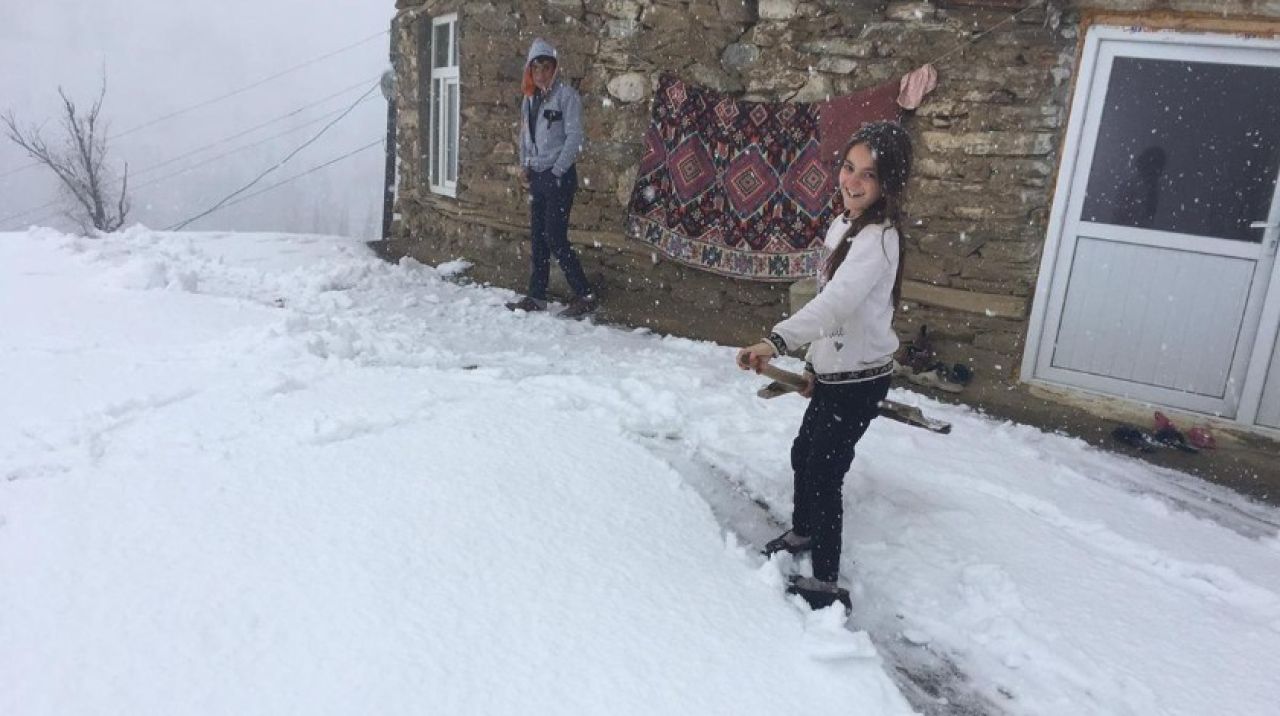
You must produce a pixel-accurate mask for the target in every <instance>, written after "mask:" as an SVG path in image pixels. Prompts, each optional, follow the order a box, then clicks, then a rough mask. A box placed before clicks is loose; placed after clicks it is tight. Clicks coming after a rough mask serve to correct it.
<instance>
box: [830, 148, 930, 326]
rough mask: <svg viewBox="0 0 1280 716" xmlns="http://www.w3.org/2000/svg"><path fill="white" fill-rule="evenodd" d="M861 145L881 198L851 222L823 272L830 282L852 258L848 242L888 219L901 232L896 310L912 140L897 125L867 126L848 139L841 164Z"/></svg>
mask: <svg viewBox="0 0 1280 716" xmlns="http://www.w3.org/2000/svg"><path fill="white" fill-rule="evenodd" d="M859 144H865V145H867V148H868V149H870V150H871V157H872V159H873V160H874V161H875V163H876V176H877V177H878V178H879V179H880V198H879V199H878V200H876V203H874V204H872V205H871V206H869V207H867V210H866V211H864V212H862V214H861V215H860V216H857V217H855V218H854V219H853V221H852V222H850V224H849V229H848V230H847V231H845V232H844V236H841V237H840V244H839V245H838V246H836V248H835V250H834V251H833V252H832V253H831V257H830V259H828V260H827V263H826V266H825V268H824V273H825V275H826V279H827V280H828V281H830V280H831V277H832V276H834V275H835V274H836V269H838V268H840V264H842V263H844V259H845V257H846V256H848V255H849V239H851V238H852V237H854V236H857V234H858V232H859V231H862V229H863V228H865V227H867V226H868V225H870V224H882V223H884V222H885V221H886V220H887V221H888V222H889V224H890V225H891V226H893V228H894V229H897V231H898V273H897V275H896V276H894V277H893V305H894V307H895V308H896V307H897V305H898V301H899V299H900V298H901V297H902V264H903V260H902V258H903V257H902V253H903V251H902V249H903V243H904V241H903V239H904V237H903V235H902V228H901V227H902V206H903V203H904V202H905V201H906V193H907V180H908V179H910V178H911V137H910V136H909V135H908V134H907V130H905V129H903V128H902V126H901V125H899V124H897V123H895V122H870V123H867V124H864V125H862V127H861V128H860V129H858V131H856V132H854V133H853V136H852V137H850V138H849V143H848V144H846V145H845V147H844V151H842V152H840V161H844V158H845V157H847V156H849V150H850V149H853V148H854V147H856V146H857V145H859ZM837 186H838V185H837ZM838 190H839V189H837V191H838ZM886 251H887V250H886Z"/></svg>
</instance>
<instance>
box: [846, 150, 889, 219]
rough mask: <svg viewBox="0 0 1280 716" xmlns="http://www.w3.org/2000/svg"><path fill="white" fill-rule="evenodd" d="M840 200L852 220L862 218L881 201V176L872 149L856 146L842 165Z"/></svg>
mask: <svg viewBox="0 0 1280 716" xmlns="http://www.w3.org/2000/svg"><path fill="white" fill-rule="evenodd" d="M839 184H840V198H841V199H842V200H843V201H844V209H845V211H847V212H849V216H850V218H852V217H856V216H860V215H861V214H862V212H864V211H866V210H867V209H868V208H869V207H870V206H871V205H872V204H875V203H876V202H877V201H879V200H880V197H881V196H882V195H883V191H882V190H881V188H880V175H879V173H878V171H877V170H876V161H875V157H873V156H872V154H871V147H868V146H867V145H866V144H855V145H853V146H852V147H850V148H849V152H848V153H847V154H845V155H844V161H843V162H841V163H840V177H839Z"/></svg>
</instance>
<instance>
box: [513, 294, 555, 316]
mask: <svg viewBox="0 0 1280 716" xmlns="http://www.w3.org/2000/svg"><path fill="white" fill-rule="evenodd" d="M507 310H508V311H524V312H525V313H533V312H534V311H545V310H547V302H546V301H539V300H538V299H536V298H533V297H531V296H525V297H524V298H522V299H520V300H519V301H511V302H510V303H508V304H507Z"/></svg>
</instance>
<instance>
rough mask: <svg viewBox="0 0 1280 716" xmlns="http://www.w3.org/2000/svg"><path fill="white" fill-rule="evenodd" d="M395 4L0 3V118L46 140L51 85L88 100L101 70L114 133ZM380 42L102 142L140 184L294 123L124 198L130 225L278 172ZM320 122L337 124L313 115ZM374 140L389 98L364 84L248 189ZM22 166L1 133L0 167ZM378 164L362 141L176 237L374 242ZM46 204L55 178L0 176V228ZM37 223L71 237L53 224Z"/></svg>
mask: <svg viewBox="0 0 1280 716" xmlns="http://www.w3.org/2000/svg"><path fill="white" fill-rule="evenodd" d="M394 11H395V10H394V2H393V0H220V1H219V2H215V3H211V2H197V1H196V0H108V1H107V2H102V0H41V1H40V2H29V1H28V0H0V67H3V68H4V69H3V71H2V72H0V111H6V110H10V109H12V110H13V111H14V113H15V114H16V115H17V116H18V119H19V121H20V122H21V123H22V124H24V125H29V124H34V123H46V125H45V133H46V137H49V138H53V137H56V136H57V133H56V132H54V131H53V130H55V129H56V121H57V117H58V111H59V99H58V95H57V88H58V87H59V86H62V87H63V88H64V90H66V92H67V93H68V95H69V96H71V97H72V98H73V99H75V100H77V101H78V102H79V103H80V104H82V105H84V106H87V105H89V104H90V103H91V101H92V99H93V96H94V95H95V93H96V92H97V88H98V82H99V77H100V76H101V74H102V71H103V69H104V68H105V71H106V75H107V98H106V102H105V105H104V110H103V116H104V117H105V118H107V119H109V121H110V123H111V124H110V133H111V134H118V133H122V132H125V131H127V130H130V129H133V128H135V127H138V126H139V125H142V124H144V123H146V122H149V121H151V120H153V119H156V118H158V117H161V116H164V115H167V114H170V113H172V112H175V111H178V110H181V109H183V108H185V107H189V106H191V105H195V104H198V103H201V102H203V101H205V100H208V99H212V98H214V97H218V96H221V95H224V94H227V93H229V92H232V91H234V90H236V89H239V88H241V87H244V86H247V85H250V84H253V83H255V82H257V81H258V80H261V79H264V78H266V77H269V76H271V75H274V74H276V73H278V72H281V71H283V70H285V69H288V68H290V67H293V66H295V65H299V64H302V63H304V62H306V61H308V60H311V59H313V58H316V57H319V56H321V55H325V54H328V53H330V52H332V51H334V50H338V49H340V48H343V47H345V46H347V45H351V44H353V43H356V42H358V41H360V40H362V39H365V38H368V37H369V36H371V35H374V34H375V33H378V32H380V31H383V30H386V29H387V27H388V25H389V23H390V21H391V18H392V15H393V13H394ZM388 42H389V39H388V37H387V35H385V34H383V35H381V36H379V37H376V38H373V39H371V40H369V41H368V42H366V43H364V44H363V45H360V46H359V47H356V48H353V49H351V50H348V51H346V52H343V53H341V54H339V55H336V56H334V57H332V58H329V59H327V60H324V61H321V62H319V63H317V64H314V65H311V66H309V67H307V68H305V69H301V70H299V71H296V72H293V73H290V74H287V75H285V76H284V77H281V78H279V79H276V80H274V81H271V82H268V83H266V84H264V85H262V86H261V87H258V88H255V89H252V90H250V91H248V92H245V93H243V94H240V95H238V96H235V97H232V98H230V99H227V100H223V101H220V102H218V103H216V104H212V105H210V106H207V107H205V108H202V109H198V110H196V111H194V112H191V113H187V114H184V115H182V116H179V117H175V118H173V119H170V120H167V121H165V122H163V123H160V124H157V125H154V126H151V127H147V128H145V129H141V130H139V131H136V132H134V133H132V134H129V135H127V136H122V137H120V138H118V139H117V140H115V141H113V142H112V145H111V154H110V159H111V163H112V165H114V166H116V167H120V166H122V164H123V162H124V161H126V160H127V161H128V163H129V167H130V173H131V177H132V178H131V181H130V183H131V184H132V185H133V186H136V187H139V186H140V185H141V184H143V183H145V182H147V181H149V180H155V179H159V178H162V177H164V176H165V175H166V174H170V173H173V172H175V171H178V170H180V169H182V168H183V167H184V166H191V165H193V164H196V163H199V162H201V161H204V160H207V159H209V158H211V157H213V156H214V155H216V154H219V153H223V152H226V151H229V150H232V149H236V148H238V147H241V146H244V145H247V144H252V143H254V142H257V141H260V140H263V139H266V138H267V137H270V136H271V135H275V134H281V133H283V132H285V131H287V130H290V129H296V130H297V131H293V132H291V133H289V134H285V135H284V136H281V137H278V138H275V139H272V140H271V141H268V142H266V143H264V144H262V145H260V146H258V147H254V148H250V149H246V150H244V151H240V152H237V153H235V154H233V155H231V156H228V157H226V158H224V159H222V160H220V161H216V162H212V163H210V164H208V165H207V166H204V167H201V168H198V169H195V170H193V171H191V172H189V173H186V174H182V175H181V176H177V177H174V178H172V179H167V180H165V181H162V182H160V183H158V184H155V185H153V186H150V187H145V188H138V189H136V190H135V191H132V192H131V194H132V196H133V203H134V207H135V208H134V211H133V212H132V213H131V215H130V222H129V223H134V222H141V223H144V224H146V225H148V226H150V227H152V228H164V227H166V226H168V225H170V224H173V223H175V222H177V221H180V220H182V219H185V218H188V217H190V216H193V215H195V214H198V213H200V212H201V211H202V210H204V209H206V208H208V207H210V206H212V205H213V204H215V203H217V201H218V200H219V199H221V198H223V197H224V196H226V195H227V194H229V193H231V192H232V191H234V190H235V189H237V188H239V187H240V186H241V185H243V184H245V183H247V182H248V181H249V180H250V179H252V178H253V177H254V176H256V175H257V174H259V173H261V172H262V171H263V170H265V169H267V168H268V167H270V166H272V165H273V164H275V163H276V162H277V161H279V160H280V159H282V158H283V157H284V156H285V155H287V154H288V153H289V152H290V151H291V150H293V149H294V148H296V147H298V146H299V145H301V144H302V143H304V142H305V141H306V140H307V139H308V138H310V137H311V136H312V135H314V134H315V133H316V132H318V131H319V130H320V129H321V128H322V127H323V126H324V125H325V124H327V123H328V121H329V120H330V119H332V118H333V117H336V116H337V112H338V111H339V110H341V109H343V108H345V107H347V106H349V105H350V104H352V103H353V102H355V101H356V100H357V99H358V98H359V96H360V95H361V94H363V93H364V92H365V91H366V90H367V89H368V87H371V86H373V84H374V83H375V81H376V78H377V76H378V75H380V74H381V73H382V71H383V70H385V69H387V68H388V67H389V64H388V60H387V55H388V50H387V48H388ZM366 80H367V83H366V82H365V81H366ZM357 84H359V85H361V86H360V87H358V88H355V89H351V90H349V91H348V92H346V93H345V94H342V95H341V96H339V97H335V98H333V99H331V100H329V101H327V102H325V103H324V104H321V105H319V106H316V107H313V108H311V109H308V110H304V111H302V112H300V113H298V114H297V115H295V116H294V117H292V118H289V119H287V120H283V121H280V122H277V123H275V124H272V125H270V126H268V127H264V128H262V129H260V130H258V131H256V132H254V133H252V134H248V135H246V136H244V137H241V138H239V139H236V140H232V141H231V142H229V143H224V144H219V145H218V146H217V147H214V148H211V149H209V150H207V151H204V152H201V153H198V154H195V155H193V156H191V157H190V158H188V159H185V160H183V161H181V162H177V163H173V164H170V165H168V166H164V167H162V168H157V169H154V170H153V171H150V172H147V173H145V174H139V172H140V171H142V170H145V169H148V168H151V167H154V166H155V165H158V164H160V163H162V162H165V161H167V160H169V159H172V158H174V157H176V156H178V155H181V154H185V153H187V152H189V151H191V150H193V149H196V148H198V147H201V146H203V145H206V144H210V143H213V142H217V141H219V140H221V139H223V138H225V137H227V136H229V135H232V134H236V133H238V132H240V131H243V130H245V129H248V128H250V127H252V126H254V125H257V124H260V123H264V122H266V121H268V120H271V119H274V118H277V117H280V116H282V115H285V114H286V113H289V112H291V111H293V110H295V109H298V108H300V107H302V106H303V105H307V104H310V103H312V102H314V101H316V100H319V99H321V98H322V97H325V96H327V95H330V94H333V93H335V92H338V91H339V90H341V89H343V88H349V87H352V86H353V85H357ZM329 113H333V117H330V118H329V119H324V120H319V121H317V120H318V118H320V117H321V116H322V115H325V114H329ZM302 125H309V126H305V127H304V126H302ZM385 131H386V103H385V101H384V100H383V98H382V95H381V93H379V92H377V91H376V90H375V91H374V93H373V95H372V96H371V97H370V98H369V99H368V100H367V101H365V102H364V103H363V104H361V105H359V106H358V107H356V109H355V110H354V111H352V113H351V114H350V115H348V116H347V117H346V118H345V119H343V120H342V121H341V122H339V123H338V124H337V125H335V126H334V127H333V128H331V129H330V130H329V131H328V132H327V133H325V135H324V136H323V137H321V138H320V139H319V140H318V141H316V142H315V144H312V145H311V146H310V147H308V148H307V149H306V150H304V151H303V152H302V153H300V154H299V155H298V156H297V157H295V158H294V159H293V160H291V161H290V162H289V163H288V164H287V165H285V166H284V167H281V168H280V169H278V170H276V171H275V172H273V173H272V174H270V175H268V176H267V177H266V178H264V179H263V180H262V181H261V182H260V183H259V184H258V185H257V186H255V187H254V189H252V190H250V191H249V192H246V193H251V192H252V191H256V190H257V189H260V188H262V187H265V186H267V185H269V184H272V183H274V182H277V181H280V180H282V179H286V178H288V177H290V176H293V175H295V174H299V173H302V172H303V171H305V170H307V169H310V168H311V167H314V166H316V165H319V164H322V163H324V162H326V161H328V160H330V159H333V158H336V157H338V156H340V155H342V154H346V153H347V152H349V151H351V150H354V149H356V148H357V147H360V146H363V145H365V144H368V143H369V142H370V141H373V140H377V139H379V138H381V137H382V136H383V135H384V134H385ZM30 162H31V159H30V158H29V157H27V156H26V155H25V154H23V153H22V151H21V150H20V149H19V148H18V147H16V146H14V145H13V144H11V143H10V142H9V141H8V140H7V139H4V140H3V141H0V174H5V173H6V172H9V171H10V170H12V169H15V168H17V167H20V166H22V165H25V164H28V163H30ZM382 167H383V151H382V148H381V147H380V146H379V147H374V148H371V149H368V150H365V151H364V152H362V153H360V154H358V155H356V156H354V157H351V158H350V159H347V160H345V161H343V162H341V163H339V164H336V165H334V166H332V167H330V168H328V169H326V170H322V171H320V172H317V173H315V174H311V175H309V176H307V177H305V178H303V179H300V180H298V181H296V182H293V183H292V184H290V185H287V186H284V187H281V188H280V189H277V190H275V191H271V192H267V193H265V194H263V195H262V196H260V197H257V198H254V199H250V200H248V201H246V202H244V203H241V204H238V205H236V206H234V207H231V208H228V209H225V210H223V211H221V212H219V213H215V214H213V215H211V216H209V217H207V218H205V219H202V220H200V221H198V222H196V223H194V224H192V225H191V226H190V227H188V228H190V229H234V230H285V231H298V232H324V233H340V234H347V235H357V236H365V235H369V234H376V232H377V231H378V230H379V225H380V221H381V194H382V173H383V172H382ZM57 197H58V194H57V183H56V180H54V179H53V178H52V174H51V173H50V172H48V170H45V169H28V170H25V171H22V172H19V173H17V174H11V175H8V176H2V177H0V219H2V218H4V217H7V216H9V215H11V214H15V213H17V212H18V211H20V210H23V209H27V208H29V207H33V206H37V205H39V204H43V203H45V202H47V201H50V200H52V199H55V198H57ZM54 210H55V209H54V208H50V209H47V210H41V211H37V212H32V213H30V214H27V215H24V216H22V217H20V218H17V219H11V220H8V221H3V222H0V230H12V229H22V228H26V227H27V226H28V225H30V224H31V223H32V222H34V221H35V220H37V219H40V218H42V217H44V216H45V215H47V214H49V213H51V212H53V211H54ZM41 223H42V224H45V225H57V226H60V227H61V228H71V225H70V224H68V223H67V222H66V221H65V220H61V219H58V218H54V219H50V220H47V221H43V222H41Z"/></svg>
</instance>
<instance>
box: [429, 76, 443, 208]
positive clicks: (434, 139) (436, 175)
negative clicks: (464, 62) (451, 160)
mask: <svg viewBox="0 0 1280 716" xmlns="http://www.w3.org/2000/svg"><path fill="white" fill-rule="evenodd" d="M443 84H444V80H432V81H431V114H430V115H429V116H430V117H431V122H432V129H433V130H434V131H432V132H430V134H431V153H430V155H429V156H428V164H430V165H431V183H432V184H439V183H440V158H439V157H440V124H439V120H440V95H441V92H440V88H441V86H442V85H443Z"/></svg>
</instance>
